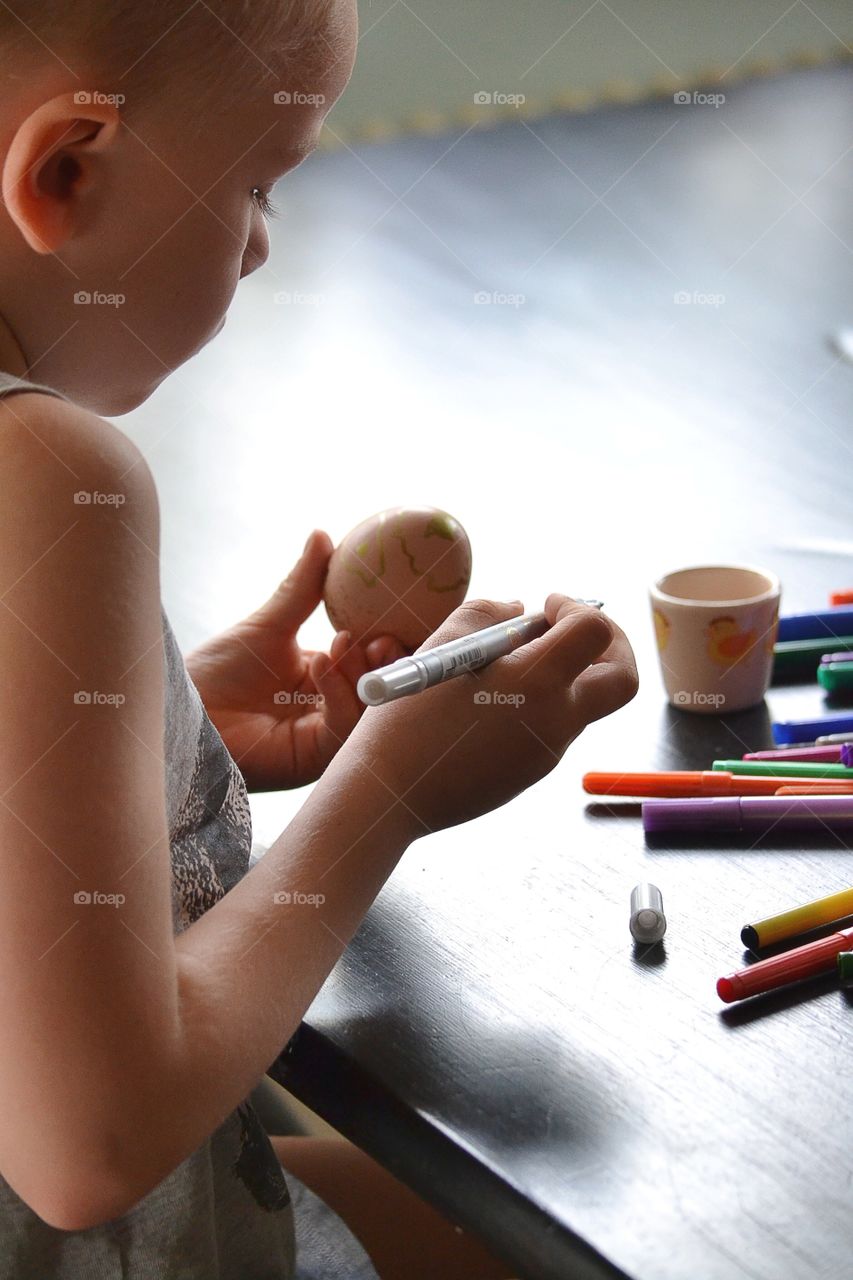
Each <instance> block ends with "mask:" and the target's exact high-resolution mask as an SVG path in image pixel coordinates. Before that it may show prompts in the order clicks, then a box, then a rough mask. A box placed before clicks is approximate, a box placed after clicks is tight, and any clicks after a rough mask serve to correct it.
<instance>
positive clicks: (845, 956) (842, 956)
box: [838, 951, 853, 987]
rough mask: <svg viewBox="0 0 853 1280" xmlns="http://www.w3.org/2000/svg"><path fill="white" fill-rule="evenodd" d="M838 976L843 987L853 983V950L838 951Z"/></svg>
mask: <svg viewBox="0 0 853 1280" xmlns="http://www.w3.org/2000/svg"><path fill="white" fill-rule="evenodd" d="M838 976H839V978H840V979H841V982H842V985H843V986H845V987H849V986H851V984H853V951H839V953H838Z"/></svg>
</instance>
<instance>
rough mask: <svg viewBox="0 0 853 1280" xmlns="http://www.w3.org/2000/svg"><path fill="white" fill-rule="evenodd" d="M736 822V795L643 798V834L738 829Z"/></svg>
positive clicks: (737, 800)
mask: <svg viewBox="0 0 853 1280" xmlns="http://www.w3.org/2000/svg"><path fill="white" fill-rule="evenodd" d="M780 786H781V783H780ZM740 825H741V818H740V799H739V797H738V796H714V797H713V799H709V800H644V801H643V830H644V831H645V832H646V834H647V835H657V834H658V833H662V832H666V831H678V832H688V833H689V832H691V831H705V832H707V831H739V830H740Z"/></svg>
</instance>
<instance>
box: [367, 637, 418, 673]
mask: <svg viewBox="0 0 853 1280" xmlns="http://www.w3.org/2000/svg"><path fill="white" fill-rule="evenodd" d="M408 652H409V651H408V649H406V648H405V647H404V646H403V645H402V644H401V643H400V641H399V640H397V639H396V637H395V636H377V638H376V639H375V640H371V641H370V643H369V644H368V646H367V648H366V649H365V653H366V655H367V665H368V667H369V668H370V670H371V671H373V670H375V669H376V667H387V666H388V664H389V663H391V662H396V661H397V660H398V659H399V658H405V657H406V656H407V655H408Z"/></svg>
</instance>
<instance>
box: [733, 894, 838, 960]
mask: <svg viewBox="0 0 853 1280" xmlns="http://www.w3.org/2000/svg"><path fill="white" fill-rule="evenodd" d="M850 915H853V889H842V890H841V892H840V893H833V894H830V895H829V896H828V897H826V898H815V899H814V901H813V902H806V903H804V905H803V906H801V907H792V908H791V910H790V911H782V912H780V913H779V915H778V916H768V917H767V919H766V920H758V921H757V922H756V923H755V924H747V925H744V927H743V929H742V930H741V934H740V937H741V942H742V943H743V945H744V946H745V947H752V948H754V949H757V948H759V947H772V946H773V945H774V943H777V942H782V941H783V939H785V938H795V937H796V936H797V934H799V933H808V931H809V929H817V928H819V927H820V926H821V925H822V924H832V923H833V921H834V920H843V919H844V917H845V916H850Z"/></svg>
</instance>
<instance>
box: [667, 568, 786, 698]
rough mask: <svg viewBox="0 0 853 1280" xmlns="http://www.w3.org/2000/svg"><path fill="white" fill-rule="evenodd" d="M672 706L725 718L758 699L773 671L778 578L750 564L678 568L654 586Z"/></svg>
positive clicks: (765, 689)
mask: <svg viewBox="0 0 853 1280" xmlns="http://www.w3.org/2000/svg"><path fill="white" fill-rule="evenodd" d="M649 594H650V596H651V604H652V618H653V621H654V626H655V635H656V637H657V646H658V654H659V655H660V664H661V671H662V673H663V682H664V685H665V686H666V693H667V697H668V698H669V701H670V703H671V705H672V706H673V707H677V708H678V709H679V710H680V711H698V712H700V713H702V714H705V715H725V714H727V713H728V712H730V711H742V710H744V709H745V708H746V707H753V706H755V705H756V703H759V702H761V700H762V698H763V697H764V695H765V693H766V692H767V686H768V685H769V684H770V675H771V670H772V667H773V645H774V643H775V641H776V632H777V629H778V620H779V598H780V596H781V588H780V586H779V579H778V578H777V577H776V575H775V574H774V573H769V572H768V571H767V570H766V569H756V568H752V567H751V566H747V565H733V564H722V565H699V566H697V567H696V568H693V569H677V570H676V571H675V572H673V573H667V574H665V575H664V577H662V578H659V579H658V580H657V582H655V583H654V584H653V585H652V587H651V588H650V591H649Z"/></svg>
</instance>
